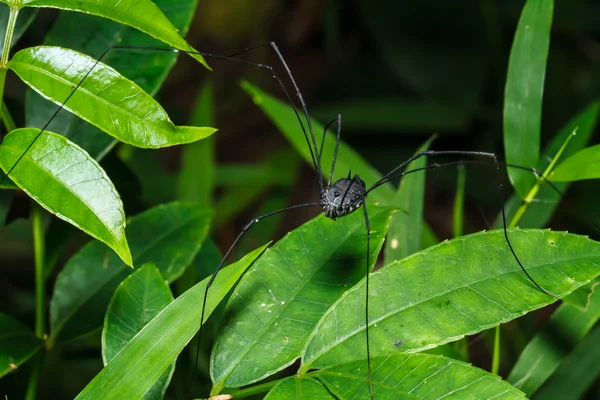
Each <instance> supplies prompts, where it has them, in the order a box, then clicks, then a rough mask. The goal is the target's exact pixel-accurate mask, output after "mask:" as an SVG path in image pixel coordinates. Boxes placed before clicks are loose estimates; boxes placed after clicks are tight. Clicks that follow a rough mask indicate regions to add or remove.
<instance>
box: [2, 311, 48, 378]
mask: <svg viewBox="0 0 600 400" xmlns="http://www.w3.org/2000/svg"><path fill="white" fill-rule="evenodd" d="M0 327H1V330H0V377H2V376H4V375H6V374H8V373H10V372H11V371H14V370H15V369H17V368H18V367H19V365H21V364H23V363H24V362H25V361H27V360H28V359H29V358H30V357H31V356H33V355H34V354H35V352H36V351H37V350H38V349H39V348H40V347H41V346H42V344H43V342H42V341H41V340H40V339H38V338H37V337H35V335H34V334H33V332H31V330H30V329H29V328H27V327H26V326H25V325H23V324H22V323H21V322H19V321H17V320H16V319H14V318H12V317H10V316H8V315H6V314H2V313H0Z"/></svg>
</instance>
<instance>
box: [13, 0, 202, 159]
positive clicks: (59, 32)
mask: <svg viewBox="0 0 600 400" xmlns="http://www.w3.org/2000/svg"><path fill="white" fill-rule="evenodd" d="M154 3H155V4H156V5H157V6H158V7H159V8H160V9H161V10H162V11H163V13H164V14H165V15H166V16H167V17H168V18H169V20H170V21H171V22H172V23H173V25H174V26H175V27H176V28H177V29H178V30H179V32H181V33H182V34H185V33H186V32H187V31H188V28H189V25H190V23H191V20H192V17H193V15H194V11H195V8H196V3H197V0H192V1H190V0H156V1H154ZM19 19H20V18H19ZM44 44H45V45H50V46H62V47H66V48H70V49H73V50H76V51H80V52H82V53H85V54H88V55H91V56H93V57H95V58H97V57H100V55H102V54H103V53H104V52H105V51H106V49H107V47H108V46H115V45H119V46H142V47H143V46H148V47H161V43H160V42H158V41H157V40H156V39H153V38H152V37H150V36H148V35H146V34H145V33H142V32H140V31H138V30H136V29H133V28H130V27H128V26H125V25H122V24H119V23H117V22H115V21H112V20H109V19H105V18H98V17H96V16H95V15H90V14H83V13H78V12H61V13H60V15H59V16H58V18H57V19H56V20H55V21H54V24H53V25H52V29H51V30H50V31H49V32H48V34H47V35H46V37H45V39H44ZM176 58H177V53H175V52H170V51H156V50H152V49H145V50H131V49H120V48H115V47H113V48H111V49H110V50H109V51H108V53H107V54H106V55H105V56H104V58H103V59H102V62H103V63H105V64H107V65H110V66H111V67H113V68H114V69H116V70H117V71H119V73H120V74H121V75H123V76H125V77H127V78H128V79H130V80H132V81H133V82H135V83H137V84H138V85H139V86H140V87H141V88H142V89H143V90H144V91H146V92H147V93H149V94H151V95H155V94H156V92H157V91H158V89H159V87H160V86H161V84H162V83H163V81H164V80H165V78H166V77H167V73H168V71H169V70H170V69H171V68H172V67H173V65H174V64H175V61H176ZM56 108H57V106H56V105H55V104H53V103H51V102H48V101H46V100H45V99H43V98H42V97H40V96H38V95H37V94H35V93H34V92H33V91H32V90H28V91H27V96H26V114H25V116H26V124H27V126H35V127H38V128H42V127H43V126H44V125H45V124H46V123H47V121H48V120H50V118H51V117H52V115H53V114H54V113H55V112H56ZM205 126H206V125H205ZM48 129H49V130H51V131H53V132H58V133H60V134H62V135H65V136H67V137H69V138H70V139H71V141H73V142H75V143H77V144H79V145H80V146H81V147H83V148H84V149H86V150H87V152H88V153H89V154H90V155H91V156H92V157H94V158H95V159H97V160H98V159H100V158H102V157H103V156H104V155H105V154H106V153H107V151H109V150H110V149H111V148H112V146H113V145H114V144H115V139H114V138H112V137H110V136H107V135H106V134H104V133H103V132H102V131H100V130H99V129H98V128H96V127H95V126H93V125H90V124H88V123H87V122H85V121H83V120H81V119H79V118H77V117H76V116H75V115H73V114H71V113H69V112H66V111H61V112H59V113H58V115H57V116H56V117H55V118H54V120H53V123H52V124H51V125H50V126H49V127H48Z"/></svg>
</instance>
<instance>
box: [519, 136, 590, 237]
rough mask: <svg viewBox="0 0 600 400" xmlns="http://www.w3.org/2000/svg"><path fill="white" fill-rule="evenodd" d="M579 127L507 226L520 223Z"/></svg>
mask: <svg viewBox="0 0 600 400" xmlns="http://www.w3.org/2000/svg"><path fill="white" fill-rule="evenodd" d="M577 129H578V127H576V128H575V129H574V130H573V132H571V134H570V135H569V136H567V138H566V139H565V142H564V143H563V145H562V146H561V147H560V149H559V150H558V152H557V153H556V155H555V156H554V158H552V160H551V161H550V164H549V165H548V167H546V170H545V171H544V173H543V174H542V176H541V178H539V177H538V180H537V182H536V184H535V185H534V186H533V187H532V188H531V190H530V191H529V193H527V196H525V198H524V199H523V203H522V204H521V206H520V207H519V209H518V210H517V212H515V215H513V217H512V219H511V221H510V224H508V226H507V228H514V227H515V226H517V224H518V223H519V221H520V220H521V218H523V215H524V214H525V211H527V207H529V204H531V202H533V200H534V199H535V196H537V194H538V192H539V191H540V188H541V184H542V183H544V182H545V181H546V179H548V177H549V176H550V173H551V172H552V170H553V169H554V166H555V165H556V163H557V162H558V159H559V158H560V156H561V155H562V153H563V152H564V151H565V149H566V148H567V145H568V144H569V141H571V138H572V137H573V136H575V135H576V134H577Z"/></svg>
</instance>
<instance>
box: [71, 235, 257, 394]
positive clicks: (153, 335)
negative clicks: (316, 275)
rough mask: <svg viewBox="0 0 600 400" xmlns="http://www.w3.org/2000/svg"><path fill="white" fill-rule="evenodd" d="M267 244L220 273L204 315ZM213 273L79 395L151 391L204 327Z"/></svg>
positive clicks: (168, 309) (147, 328) (166, 311)
mask: <svg viewBox="0 0 600 400" xmlns="http://www.w3.org/2000/svg"><path fill="white" fill-rule="evenodd" d="M266 246H267V245H264V246H262V247H260V248H258V249H256V250H254V251H252V252H251V253H249V254H247V255H246V256H245V257H244V258H242V259H241V260H240V261H238V262H236V263H234V264H232V265H231V266H229V267H227V268H224V269H223V270H222V271H221V272H220V273H219V274H218V275H217V278H216V279H215V281H214V282H213V284H212V285H211V287H210V291H209V296H208V299H207V302H206V314H205V319H204V321H206V318H208V317H209V316H210V314H211V313H212V311H213V310H214V309H215V307H216V306H217V305H218V304H219V302H220V301H221V300H222V299H223V297H224V296H225V295H226V294H227V292H229V290H230V289H231V288H232V287H233V285H235V283H236V282H237V280H238V279H239V277H240V276H241V275H242V274H243V273H244V271H245V270H246V269H247V268H248V266H249V265H250V264H251V263H252V262H253V261H254V260H255V259H256V258H257V257H258V256H259V255H260V254H261V253H262V252H263V251H264V249H265V248H266ZM209 279H210V277H209V278H206V279H205V280H203V281H202V282H200V283H198V284H197V285H195V286H194V287H193V288H191V289H190V290H188V291H187V292H185V293H184V294H183V295H181V296H180V297H178V298H177V300H175V301H174V302H172V303H171V304H169V305H168V306H167V307H166V308H165V309H164V310H163V311H162V312H161V313H160V314H159V315H158V316H157V317H156V318H154V319H153V320H152V321H150V322H149V323H148V324H147V325H146V326H145V327H144V328H143V329H142V330H141V331H140V332H139V333H138V334H137V335H136V336H135V337H134V338H133V339H132V340H131V341H130V342H129V343H127V345H126V346H125V347H124V348H123V350H121V351H120V352H119V353H118V354H117V355H116V356H115V357H114V358H113V359H112V360H111V362H110V363H109V364H108V365H107V366H106V367H105V368H104V369H103V370H102V371H100V373H99V374H98V375H96V377H95V378H94V379H93V380H92V381H91V382H90V383H89V384H88V385H87V386H86V387H85V389H83V391H82V392H81V393H80V394H79V395H78V396H77V399H78V400H83V399H104V400H110V399H138V398H140V397H141V396H142V395H143V394H144V393H146V391H147V390H148V389H149V388H150V387H151V386H152V385H153V384H154V382H155V381H156V379H158V377H159V376H160V375H161V374H162V373H163V372H164V371H165V369H167V367H168V366H169V365H170V364H172V363H173V361H174V360H175V358H176V357H177V355H178V354H179V353H180V352H181V350H182V349H183V348H184V347H185V345H186V344H187V343H188V342H189V341H190V340H191V338H192V337H193V336H194V335H195V334H196V332H197V331H198V328H199V321H200V314H201V311H202V302H203V300H204V291H205V288H206V284H207V282H208V280H209Z"/></svg>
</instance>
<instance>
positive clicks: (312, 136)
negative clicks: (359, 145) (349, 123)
mask: <svg viewBox="0 0 600 400" xmlns="http://www.w3.org/2000/svg"><path fill="white" fill-rule="evenodd" d="M264 46H270V47H271V49H273V51H274V52H275V55H276V56H277V58H278V59H279V62H281V65H282V66H283V68H284V69H285V71H286V74H287V76H288V78H289V79H290V81H291V82H292V85H293V87H294V90H295V91H296V96H298V100H299V101H300V108H301V109H302V112H303V114H304V118H305V119H306V125H307V127H308V132H309V133H310V141H309V139H308V136H307V133H306V130H305V129H304V125H303V124H302V122H300V125H301V127H302V132H303V133H304V137H305V138H306V142H307V144H308V147H309V150H310V152H311V155H312V158H313V163H314V164H315V170H316V171H317V174H318V176H319V188H320V189H321V190H322V189H323V174H322V172H321V161H320V159H321V157H320V156H319V149H318V147H317V139H316V138H315V133H314V130H313V128H312V121H311V119H310V116H309V115H308V108H307V107H306V102H305V101H304V97H303V96H302V92H300V88H299V87H298V85H297V84H296V80H295V79H294V76H293V75H292V71H291V70H290V68H289V67H288V65H287V63H286V62H285V60H284V58H283V55H282V54H281V52H280V51H279V47H278V46H277V44H275V42H265V43H261V44H258V45H256V46H252V47H247V48H245V49H244V50H242V51H238V52H237V53H233V54H231V55H230V56H228V57H226V58H223V57H218V58H221V59H229V60H232V61H242V60H239V59H236V58H232V57H235V56H238V55H240V54H243V53H246V52H248V51H252V50H255V49H258V48H260V47H264ZM201 54H202V55H204V56H207V57H213V56H214V55H211V54H205V53H201ZM245 63H246V64H249V65H254V66H256V67H259V68H267V69H268V70H269V71H270V72H272V73H273V74H275V72H274V70H273V68H272V67H271V66H268V65H264V64H254V63H251V62H249V61H247V62H245ZM275 75H276V74H275ZM276 79H277V80H278V81H279V84H280V86H281V87H282V88H283V90H284V92H286V96H287V98H288V100H289V102H290V103H291V104H292V108H294V112H296V114H298V112H297V110H296V108H295V104H294V102H293V101H292V100H291V97H290V96H289V94H287V91H286V89H285V87H284V86H283V83H282V82H281V79H279V77H277V78H276ZM298 119H300V117H299V116H298ZM311 141H312V144H311V143H310V142H311ZM313 151H314V154H313ZM315 159H316V162H315Z"/></svg>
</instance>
